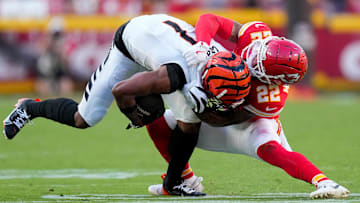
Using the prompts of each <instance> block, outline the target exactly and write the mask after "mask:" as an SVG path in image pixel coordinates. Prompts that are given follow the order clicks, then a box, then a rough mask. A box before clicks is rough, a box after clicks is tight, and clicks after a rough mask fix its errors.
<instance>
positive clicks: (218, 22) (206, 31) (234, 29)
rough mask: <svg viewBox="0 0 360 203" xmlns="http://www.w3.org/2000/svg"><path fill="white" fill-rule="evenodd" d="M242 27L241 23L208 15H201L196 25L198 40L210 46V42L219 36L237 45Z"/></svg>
mask: <svg viewBox="0 0 360 203" xmlns="http://www.w3.org/2000/svg"><path fill="white" fill-rule="evenodd" d="M241 26H242V25H241V24H240V23H238V22H236V21H233V20H231V19H228V18H224V17H221V16H218V15H214V14H211V13H206V14H203V15H201V16H200V17H199V19H198V21H197V23H196V26H195V34H196V39H197V40H198V41H203V42H206V43H207V44H208V45H210V41H211V40H212V39H213V38H214V37H215V35H218V36H219V37H221V38H223V39H225V40H229V41H231V42H234V43H237V40H238V33H239V30H240V28H241Z"/></svg>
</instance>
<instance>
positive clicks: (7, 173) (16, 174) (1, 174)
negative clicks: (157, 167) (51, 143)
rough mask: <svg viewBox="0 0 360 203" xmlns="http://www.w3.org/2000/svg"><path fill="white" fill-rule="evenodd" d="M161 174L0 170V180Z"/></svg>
mask: <svg viewBox="0 0 360 203" xmlns="http://www.w3.org/2000/svg"><path fill="white" fill-rule="evenodd" d="M160 174H161V172H123V171H116V170H107V169H106V170H105V169H104V170H101V169H100V170H97V169H90V170H89V169H60V170H17V169H9V170H0V180H1V179H2V180H7V179H29V178H48V179H58V178H61V179H63V178H82V179H127V178H134V177H136V176H148V175H160Z"/></svg>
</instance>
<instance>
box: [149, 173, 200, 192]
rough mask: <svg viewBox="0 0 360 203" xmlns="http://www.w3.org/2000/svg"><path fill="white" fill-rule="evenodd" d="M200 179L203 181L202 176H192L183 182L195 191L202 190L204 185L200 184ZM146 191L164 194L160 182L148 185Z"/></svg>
mask: <svg viewBox="0 0 360 203" xmlns="http://www.w3.org/2000/svg"><path fill="white" fill-rule="evenodd" d="M201 181H203V178H202V177H197V176H193V177H191V178H188V179H185V180H184V184H185V185H187V186H189V187H190V188H192V189H194V190H195V191H196V192H202V191H203V190H204V186H203V185H202V184H201ZM148 191H149V192H150V193H151V194H153V195H164V192H163V186H162V184H156V185H150V186H149V187H148Z"/></svg>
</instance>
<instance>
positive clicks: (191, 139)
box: [4, 14, 245, 196]
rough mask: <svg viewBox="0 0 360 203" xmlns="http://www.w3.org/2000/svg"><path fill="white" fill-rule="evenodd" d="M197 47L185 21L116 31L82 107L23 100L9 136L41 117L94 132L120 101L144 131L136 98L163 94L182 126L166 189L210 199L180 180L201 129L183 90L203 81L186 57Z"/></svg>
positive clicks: (132, 24)
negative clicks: (91, 128) (95, 127)
mask: <svg viewBox="0 0 360 203" xmlns="http://www.w3.org/2000/svg"><path fill="white" fill-rule="evenodd" d="M195 43H196V40H195V33H194V27H192V26H191V25H189V24H188V23H186V22H184V21H182V20H179V19H177V18H174V17H171V16H168V15H164V14H158V15H145V16H139V17H135V18H133V19H131V20H130V21H129V22H127V23H125V24H123V25H122V26H120V28H119V29H118V30H117V31H116V33H115V35H114V40H113V44H112V47H111V49H110V51H109V53H108V55H107V57H106V58H105V60H104V62H103V63H102V64H101V65H100V66H99V68H98V69H97V70H96V71H95V72H94V73H93V75H92V76H91V78H90V80H89V82H88V84H87V86H86V89H85V92H84V95H83V98H82V100H81V102H80V103H79V104H78V103H77V102H76V101H74V100H72V99H68V98H57V99H49V100H44V101H38V100H33V99H27V98H25V99H20V100H19V101H18V103H17V104H16V108H15V109H14V110H13V111H12V112H11V113H10V114H9V116H8V117H7V118H5V120H4V135H5V137H6V138H7V139H12V138H13V137H14V136H15V135H16V134H17V133H18V132H19V131H20V130H21V128H23V127H24V125H25V124H26V123H27V122H29V121H30V120H31V119H34V118H37V117H44V118H47V119H50V120H53V121H56V122H59V123H62V124H65V125H69V126H72V127H75V128H87V127H91V126H94V125H96V124H97V123H98V122H100V120H102V118H103V117H104V116H105V114H106V113H107V111H108V109H109V106H110V105H111V104H112V102H113V100H114V99H115V100H116V103H117V105H118V107H119V109H120V110H121V112H122V113H124V114H125V115H126V116H127V117H128V118H129V120H130V121H131V125H132V126H133V127H135V128H137V127H141V126H143V125H146V124H147V123H143V121H142V120H141V118H140V117H139V115H138V114H139V113H140V112H138V110H137V106H136V97H137V96H146V95H151V94H163V98H164V100H165V101H166V103H167V105H168V106H169V107H170V109H172V112H173V114H174V118H175V120H176V122H177V124H176V127H175V128H174V131H173V134H172V139H171V141H170V143H169V149H171V151H170V154H171V160H170V163H169V168H168V171H167V176H166V178H165V180H164V189H165V191H166V192H168V193H169V194H170V195H190V196H200V195H205V194H204V193H201V192H197V191H195V190H193V189H191V188H188V187H187V185H186V184H183V181H182V179H181V177H180V175H181V172H182V169H183V168H184V166H185V164H186V163H187V161H188V160H189V158H190V156H191V153H192V151H193V149H194V147H195V145H196V142H197V139H198V131H199V128H200V120H199V118H198V117H197V116H196V115H195V114H194V112H193V110H192V108H193V106H190V105H189V104H188V102H186V100H185V97H184V94H188V93H189V92H188V91H187V89H186V88H183V87H184V86H186V84H188V83H191V82H192V81H196V80H195V79H197V78H198V77H199V76H198V73H197V69H196V68H188V65H187V63H186V61H185V59H184V56H183V52H184V51H185V50H186V49H188V48H190V47H191V46H192V45H194V44H195ZM219 47H220V46H219ZM236 74H237V73H234V75H236ZM183 89H184V91H182V90H183ZM243 96H245V95H239V98H242V97H243Z"/></svg>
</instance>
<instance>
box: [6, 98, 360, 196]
mask: <svg viewBox="0 0 360 203" xmlns="http://www.w3.org/2000/svg"><path fill="white" fill-rule="evenodd" d="M15 102H16V97H14V96H2V97H0V115H1V119H4V118H5V117H6V116H7V114H8V113H9V112H10V111H11V110H12V105H13V104H14V103H15ZM359 116H360V100H359V99H356V98H355V99H354V98H353V99H351V98H350V99H349V100H348V99H344V100H340V99H334V98H321V99H318V100H317V101H313V102H300V101H298V102H294V101H292V102H291V101H289V102H288V103H287V106H286V107H285V109H284V111H283V112H282V113H281V121H282V124H283V127H284V130H285V134H286V135H287V138H288V141H289V143H290V145H291V146H292V148H293V150H294V151H298V152H301V153H303V154H304V155H305V156H307V157H308V159H310V160H311V161H312V162H313V163H314V164H315V165H317V166H318V167H319V168H320V170H322V171H323V172H324V173H325V174H326V175H327V176H328V177H330V178H332V179H334V180H335V181H337V182H338V183H340V184H342V185H344V186H345V187H347V188H348V189H349V190H350V191H351V192H352V194H351V196H350V197H348V198H347V199H346V201H353V202H360V158H359V155H360V123H359V121H360V119H359ZM33 122H34V125H33V126H29V125H27V126H26V127H25V128H24V129H23V130H22V132H21V133H20V134H19V135H17V137H15V139H14V140H5V139H4V138H3V137H2V136H1V139H0V201H16V202H26V201H29V202H40V201H41V202H62V201H67V202H83V201H91V202H93V201H98V202H109V201H111V202H117V201H127V202H129V201H146V202H149V201H154V202H160V201H161V202H164V201H206V202H215V201H216V202H217V201H221V202H233V201H247V202H252V201H261V202H263V201H272V202H280V201H282V202H304V201H306V200H309V197H308V195H309V193H310V192H312V191H313V190H314V187H313V186H311V185H309V184H307V183H305V182H302V181H299V180H297V179H294V178H292V177H290V176H288V175H287V174H286V173H285V172H284V171H282V170H281V169H279V168H275V167H273V166H270V165H268V164H266V163H264V162H261V161H259V160H255V159H253V158H250V157H246V156H243V155H234V154H225V153H216V152H208V151H203V150H200V149H196V150H195V152H194V154H193V156H192V159H191V165H192V168H193V170H194V171H195V173H196V174H197V175H198V176H202V177H203V178H204V181H203V184H204V186H205V192H207V193H208V196H206V197H202V198H182V197H157V196H152V195H150V194H149V193H148V191H147V187H148V186H149V185H151V184H156V183H161V179H160V175H161V173H162V172H165V171H166V168H167V164H165V162H164V161H163V159H162V158H161V157H160V155H159V154H158V152H157V151H156V149H155V147H154V146H153V144H152V142H151V140H150V138H149V137H148V135H147V134H146V131H145V129H139V130H128V131H127V130H125V127H126V125H127V120H126V119H125V118H124V117H123V116H122V115H121V113H120V111H119V110H118V109H117V108H116V107H115V105H113V106H112V107H111V109H110V111H109V113H108V115H107V116H106V117H105V119H104V120H103V121H102V122H101V123H99V124H98V125H97V126H95V127H93V128H89V129H86V130H78V129H74V128H70V127H67V126H64V125H61V124H58V123H54V122H51V121H48V120H45V119H42V118H40V119H36V120H34V121H33ZM338 201H341V202H342V201H345V200H338Z"/></svg>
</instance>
